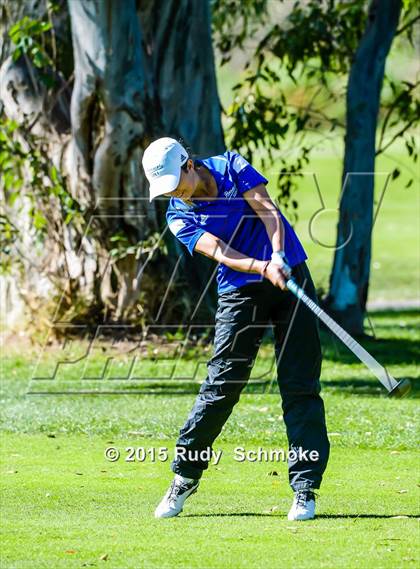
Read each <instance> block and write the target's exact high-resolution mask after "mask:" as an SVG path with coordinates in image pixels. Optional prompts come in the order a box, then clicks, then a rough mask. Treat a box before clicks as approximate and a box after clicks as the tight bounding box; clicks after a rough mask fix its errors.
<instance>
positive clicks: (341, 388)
mask: <svg viewBox="0 0 420 569" xmlns="http://www.w3.org/2000/svg"><path fill="white" fill-rule="evenodd" d="M406 378H407V379H409V380H410V381H411V386H412V388H411V392H410V393H409V395H408V397H407V399H410V398H411V399H418V398H420V378H418V377H409V376H406ZM397 379H401V378H397ZM43 387H44V386H43ZM78 387H79V386H78ZM199 388H200V386H199V385H197V383H194V384H191V383H190V384H188V382H183V383H181V382H179V383H178V385H177V384H176V382H174V384H173V385H171V386H169V385H162V384H161V383H160V382H159V381H155V382H153V385H152V384H151V383H150V382H148V383H147V384H142V383H140V382H137V383H133V384H131V385H124V386H121V385H120V386H119V387H118V388H117V387H115V389H109V390H107V389H102V390H101V389H83V387H82V386H80V387H79V389H68V388H67V389H63V390H60V389H59V388H58V386H57V388H56V389H45V391H44V390H34V389H33V390H31V391H28V392H27V393H26V395H160V396H169V395H170V396H174V395H175V396H176V395H178V396H183V395H194V396H196V395H197V394H198V390H199ZM322 389H323V393H344V394H349V395H357V396H366V397H372V396H374V397H386V396H387V392H386V390H385V388H384V387H382V386H381V384H380V383H379V381H377V380H376V379H360V378H359V377H351V378H348V379H337V380H334V379H333V380H327V381H322ZM243 393H244V394H247V395H255V396H258V395H275V396H278V397H280V394H279V389H278V386H277V382H276V381H274V382H273V383H271V382H270V381H267V382H253V381H252V380H251V381H250V382H249V383H248V384H247V386H246V388H245V389H244V392H243Z"/></svg>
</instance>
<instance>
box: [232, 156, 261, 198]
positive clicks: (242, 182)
mask: <svg viewBox="0 0 420 569" xmlns="http://www.w3.org/2000/svg"><path fill="white" fill-rule="evenodd" d="M229 154H230V156H229V167H230V172H231V175H232V178H233V181H234V182H235V185H236V187H237V189H238V192H239V194H243V193H244V192H246V191H248V190H251V189H252V188H255V186H258V185H259V184H268V180H267V178H264V176H263V175H262V174H260V173H259V172H258V170H256V169H255V168H254V167H253V166H251V164H250V163H249V162H247V160H245V158H244V157H243V156H241V155H240V154H238V153H237V152H230V153H229Z"/></svg>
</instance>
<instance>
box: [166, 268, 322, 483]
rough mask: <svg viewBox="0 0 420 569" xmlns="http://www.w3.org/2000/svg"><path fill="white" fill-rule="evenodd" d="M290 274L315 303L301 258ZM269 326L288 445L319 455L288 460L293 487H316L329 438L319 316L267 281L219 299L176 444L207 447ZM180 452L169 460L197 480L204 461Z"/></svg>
mask: <svg viewBox="0 0 420 569" xmlns="http://www.w3.org/2000/svg"><path fill="white" fill-rule="evenodd" d="M292 272H293V277H294V279H295V281H296V282H297V283H298V284H300V285H301V286H304V288H305V292H306V294H307V295H308V296H309V297H310V298H312V299H313V300H314V301H317V298H316V292H315V287H314V284H313V282H312V278H311V275H310V273H309V270H308V268H307V266H306V263H301V264H300V265H297V266H296V267H293V271H292ZM267 325H272V326H273V331H274V339H275V353H276V361H277V381H278V385H279V389H280V394H281V398H282V407H283V418H284V422H285V424H286V429H287V437H288V441H289V449H291V450H293V449H299V448H301V449H302V450H303V451H305V450H307V451H308V452H309V451H311V450H315V451H317V452H318V455H319V458H318V459H317V460H302V459H299V456H298V457H297V458H296V459H295V457H294V456H292V459H289V481H290V485H291V487H292V488H293V490H298V489H301V488H319V486H320V484H321V480H322V474H323V472H324V470H325V468H326V466H327V461H328V456H329V441H328V436H327V429H326V424H325V411H324V403H323V401H322V399H321V397H320V390H321V387H320V383H319V377H320V372H321V361H322V354H321V346H320V341H319V330H318V321H317V319H316V317H315V316H314V315H313V313H312V312H311V311H310V310H308V308H306V307H305V306H304V305H303V304H301V303H299V302H298V301H296V299H295V297H294V296H293V295H292V293H290V292H289V291H282V290H281V289H279V288H277V287H275V286H273V285H272V284H271V283H270V282H269V281H268V280H264V281H263V282H261V283H251V284H248V285H245V286H243V287H240V288H238V289H236V290H234V291H232V292H227V293H225V294H221V295H220V296H219V301H218V309H217V312H216V327H215V338H214V352H213V357H212V358H211V359H210V360H209V361H208V363H207V368H208V376H207V377H206V379H205V381H204V382H203V384H202V385H201V388H200V390H199V393H198V396H197V398H196V400H195V403H194V406H193V409H192V411H191V413H190V415H189V416H188V419H187V421H186V423H185V425H184V426H183V427H182V429H181V431H180V435H179V438H178V440H177V447H184V448H186V449H187V450H191V451H200V450H204V449H207V448H211V447H212V445H213V442H214V440H215V439H216V437H217V436H218V435H219V433H220V432H221V430H222V428H223V425H224V424H225V422H226V420H227V419H228V417H229V415H230V414H231V413H232V410H233V407H234V405H235V404H236V403H237V402H238V400H239V397H240V394H241V391H242V390H243V388H244V387H245V385H246V383H247V381H248V379H249V376H250V374H251V370H252V367H253V365H254V362H255V359H256V356H257V353H258V348H259V346H260V344H261V340H262V336H263V334H264V330H265V328H266V327H267ZM178 454H179V456H178V457H177V458H176V459H175V460H174V461H173V462H172V470H173V471H174V472H175V473H178V474H181V475H183V476H187V477H189V478H200V477H201V475H202V472H203V470H205V469H206V468H207V467H208V462H205V461H202V460H199V459H197V460H195V455H196V454H198V453H195V452H192V453H191V454H190V456H191V457H192V458H193V459H187V458H183V457H181V456H180V455H181V453H178ZM188 454H189V453H185V455H186V456H188ZM307 454H308V453H307ZM304 458H305V459H306V458H307V455H306V456H305V457H304Z"/></svg>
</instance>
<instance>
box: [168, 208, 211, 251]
mask: <svg viewBox="0 0 420 569" xmlns="http://www.w3.org/2000/svg"><path fill="white" fill-rule="evenodd" d="M166 221H167V222H168V227H169V230H170V231H171V233H173V235H175V237H176V238H177V239H178V240H179V241H180V242H181V243H182V244H183V245H185V247H186V248H187V249H188V251H189V253H190V255H192V254H193V252H194V247H195V245H196V243H197V241H198V240H199V238H200V237H201V236H202V235H203V233H205V232H206V231H205V230H204V229H203V228H201V227H198V225H196V224H195V223H194V222H193V221H192V220H191V219H189V218H188V216H186V215H184V214H183V213H182V211H176V210H174V209H170V208H168V210H167V212H166Z"/></svg>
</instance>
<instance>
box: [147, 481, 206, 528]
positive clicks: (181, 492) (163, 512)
mask: <svg viewBox="0 0 420 569" xmlns="http://www.w3.org/2000/svg"><path fill="white" fill-rule="evenodd" d="M199 483H200V480H195V479H193V478H184V477H183V476H180V475H179V474H175V478H174V479H173V481H172V483H171V485H170V487H169V490H168V491H167V492H166V494H165V496H164V497H163V499H162V501H161V502H160V504H159V506H158V507H157V508H156V510H155V518H173V517H174V516H177V515H178V514H180V513H181V512H182V508H183V506H184V502H185V500H186V499H187V498H188V497H189V496H191V494H194V492H196V491H197V488H198V485H199Z"/></svg>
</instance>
